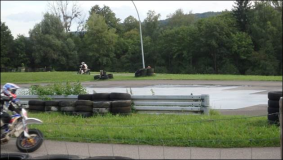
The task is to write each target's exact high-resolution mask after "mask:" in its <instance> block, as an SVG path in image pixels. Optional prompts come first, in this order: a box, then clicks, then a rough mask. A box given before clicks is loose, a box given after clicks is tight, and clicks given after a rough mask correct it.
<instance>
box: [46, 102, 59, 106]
mask: <svg viewBox="0 0 283 160" xmlns="http://www.w3.org/2000/svg"><path fill="white" fill-rule="evenodd" d="M58 105H59V101H45V106H58Z"/></svg>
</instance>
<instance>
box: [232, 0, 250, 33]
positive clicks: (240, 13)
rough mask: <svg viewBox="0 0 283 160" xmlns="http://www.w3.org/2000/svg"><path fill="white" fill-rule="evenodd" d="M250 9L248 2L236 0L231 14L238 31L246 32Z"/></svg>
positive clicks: (247, 0) (248, 0)
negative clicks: (235, 21)
mask: <svg viewBox="0 0 283 160" xmlns="http://www.w3.org/2000/svg"><path fill="white" fill-rule="evenodd" d="M250 9H251V3H250V0H236V2H235V6H234V8H233V10H232V11H233V14H234V16H235V17H236V19H237V23H238V26H239V28H240V31H242V32H246V31H247V28H248V14H249V12H250Z"/></svg>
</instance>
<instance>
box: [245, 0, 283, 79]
mask: <svg viewBox="0 0 283 160" xmlns="http://www.w3.org/2000/svg"><path fill="white" fill-rule="evenodd" d="M249 23H250V26H251V27H250V30H249V32H250V36H251V38H252V41H253V44H254V50H255V52H256V53H255V55H256V56H258V57H266V58H267V59H268V60H267V61H266V62H264V63H262V64H261V66H263V64H264V65H265V64H266V63H269V64H268V66H269V68H273V70H275V71H276V73H277V74H282V72H281V71H282V70H281V69H282V15H281V14H280V12H278V11H277V10H275V9H274V8H273V7H272V6H271V5H270V3H267V2H258V3H255V6H254V9H253V10H252V12H251V20H250V22H249ZM260 54H264V55H261V56H259V55H260ZM257 60H260V61H262V58H257ZM258 66H259V65H258ZM253 68H254V69H253V70H258V69H257V67H256V66H255V67H253ZM262 68H264V67H262ZM270 70H271V69H270ZM272 72H273V71H272ZM258 73H260V72H258ZM262 73H263V72H262ZM264 74H266V73H264ZM272 74H273V73H272Z"/></svg>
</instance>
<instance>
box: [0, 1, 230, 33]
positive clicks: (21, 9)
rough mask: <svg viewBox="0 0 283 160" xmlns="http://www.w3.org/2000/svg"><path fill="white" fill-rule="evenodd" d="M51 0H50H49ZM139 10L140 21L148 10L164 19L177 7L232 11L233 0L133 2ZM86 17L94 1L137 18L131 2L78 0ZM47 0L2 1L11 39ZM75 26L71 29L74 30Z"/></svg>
mask: <svg viewBox="0 0 283 160" xmlns="http://www.w3.org/2000/svg"><path fill="white" fill-rule="evenodd" d="M49 2H50V1H49ZM134 2H135V4H136V7H137V9H138V11H139V14H140V18H141V21H143V20H144V19H145V18H146V16H147V12H148V11H149V10H154V11H155V12H156V13H159V14H160V15H161V19H166V17H167V16H168V15H169V14H172V13H174V12H175V11H176V10H177V9H183V11H184V13H189V12H190V11H192V12H193V13H203V12H208V11H214V12H216V11H224V10H231V9H232V7H233V4H234V1H134ZM77 3H78V4H79V5H80V6H81V8H82V10H83V12H84V14H85V15H86V18H87V17H88V12H89V10H90V8H91V7H92V6H94V5H96V4H98V5H99V6H100V7H103V5H106V6H109V7H110V9H111V10H112V11H113V12H114V13H115V14H116V17H117V18H120V19H121V22H123V20H124V19H125V18H126V17H128V16H130V15H132V16H134V17H135V18H137V19H138V16H137V13H136V10H135V7H134V5H133V3H132V1H78V2H77ZM47 4H48V1H1V21H2V22H5V23H6V25H7V26H8V27H9V29H10V30H11V32H12V35H13V36H14V38H16V36H17V35H18V34H23V35H24V36H29V34H28V32H29V30H30V29H32V28H33V27H34V25H35V24H36V23H39V22H40V21H41V20H42V18H43V14H44V13H45V12H47V10H48V8H47ZM75 28H76V27H75V25H73V27H72V28H71V30H75Z"/></svg>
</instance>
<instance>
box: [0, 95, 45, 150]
mask: <svg viewBox="0 0 283 160" xmlns="http://www.w3.org/2000/svg"><path fill="white" fill-rule="evenodd" d="M4 103H6V105H13V106H16V107H17V108H18V110H19V112H20V114H18V113H14V114H13V115H12V116H11V118H9V119H10V121H9V122H7V120H6V121H5V120H4V117H5V114H6V115H7V114H8V113H7V112H4V110H5V108H4V105H5V104H4ZM16 107H15V108H16ZM0 115H1V120H0V122H1V123H0V126H1V141H0V144H1V145H4V144H6V143H8V142H9V140H10V138H11V137H12V136H15V137H17V139H16V146H17V148H18V150H19V151H21V152H33V151H36V150H37V149H38V148H39V147H40V146H41V145H42V143H43V134H42V132H41V131H40V130H38V129H29V128H28V125H29V124H42V123H43V122H42V121H41V120H39V119H36V118H28V115H27V111H26V110H25V109H24V108H22V106H21V104H20V103H19V101H17V103H14V102H13V101H12V100H11V98H10V97H5V96H2V95H1V106H0ZM8 116H9V115H8ZM7 127H8V128H7Z"/></svg>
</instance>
